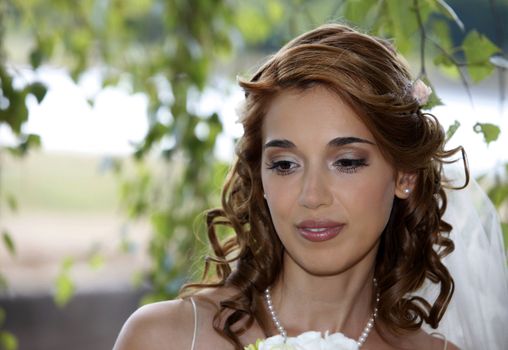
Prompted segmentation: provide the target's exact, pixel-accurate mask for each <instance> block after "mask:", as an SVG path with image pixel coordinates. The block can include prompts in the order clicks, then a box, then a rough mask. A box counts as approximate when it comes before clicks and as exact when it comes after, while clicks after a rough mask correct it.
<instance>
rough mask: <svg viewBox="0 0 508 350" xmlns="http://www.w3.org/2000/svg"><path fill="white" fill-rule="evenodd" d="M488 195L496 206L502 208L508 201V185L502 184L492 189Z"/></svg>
mask: <svg viewBox="0 0 508 350" xmlns="http://www.w3.org/2000/svg"><path fill="white" fill-rule="evenodd" d="M488 195H489V198H490V200H491V201H492V203H493V204H494V206H495V207H496V208H500V207H501V205H502V204H503V203H504V202H505V201H506V200H507V199H508V184H500V185H496V186H494V187H492V188H491V189H489V191H488Z"/></svg>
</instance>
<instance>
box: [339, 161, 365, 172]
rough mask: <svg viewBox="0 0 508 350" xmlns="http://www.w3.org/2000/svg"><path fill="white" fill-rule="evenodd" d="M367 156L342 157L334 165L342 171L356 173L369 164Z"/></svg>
mask: <svg viewBox="0 0 508 350" xmlns="http://www.w3.org/2000/svg"><path fill="white" fill-rule="evenodd" d="M367 165H368V164H367V161H366V159H365V158H357V159H352V158H342V159H338V160H337V161H335V162H334V163H333V166H334V167H335V168H337V170H338V171H340V172H342V173H347V174H352V173H356V172H357V171H358V170H359V169H360V168H361V167H365V166H367Z"/></svg>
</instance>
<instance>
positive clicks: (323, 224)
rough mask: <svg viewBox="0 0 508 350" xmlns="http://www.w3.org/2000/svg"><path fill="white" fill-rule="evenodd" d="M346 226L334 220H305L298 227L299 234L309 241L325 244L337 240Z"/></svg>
mask: <svg viewBox="0 0 508 350" xmlns="http://www.w3.org/2000/svg"><path fill="white" fill-rule="evenodd" d="M344 226H345V224H343V223H340V222H336V221H332V220H305V221H302V222H300V223H298V224H297V225H296V228H297V230H298V233H300V235H301V236H302V237H303V238H305V239H306V240H308V241H311V242H324V241H328V240H330V239H332V238H335V237H337V236H338V235H339V233H340V232H341V231H342V228H343V227H344Z"/></svg>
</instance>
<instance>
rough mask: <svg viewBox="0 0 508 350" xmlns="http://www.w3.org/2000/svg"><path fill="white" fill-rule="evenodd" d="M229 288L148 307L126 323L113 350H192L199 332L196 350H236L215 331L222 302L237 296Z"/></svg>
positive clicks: (144, 307)
mask: <svg viewBox="0 0 508 350" xmlns="http://www.w3.org/2000/svg"><path fill="white" fill-rule="evenodd" d="M235 294H236V292H235V291H234V290H232V289H227V288H209V289H203V290H201V291H199V292H197V293H195V294H194V295H192V300H193V301H194V303H195V305H196V316H197V317H196V319H195V318H194V310H193V306H192V302H191V298H185V299H176V300H172V301H164V302H159V303H154V304H149V305H145V306H143V307H141V308H139V309H138V310H137V311H135V312H134V313H133V314H132V315H131V316H130V317H129V319H128V320H127V321H126V322H125V324H124V326H123V327H122V330H121V331H120V334H119V335H118V339H117V340H116V343H115V346H114V348H113V350H134V349H136V350H138V349H143V350H162V349H164V350H172V349H178V350H181V349H190V348H191V345H192V338H193V334H194V330H195V329H196V330H197V339H196V343H195V349H232V347H231V344H230V343H229V342H227V341H225V340H224V338H222V337H221V336H219V335H218V334H217V332H216V331H215V330H214V328H213V320H214V317H215V315H216V313H217V311H218V310H219V305H220V301H221V300H224V299H227V298H228V297H231V296H233V295H235ZM195 321H196V324H195Z"/></svg>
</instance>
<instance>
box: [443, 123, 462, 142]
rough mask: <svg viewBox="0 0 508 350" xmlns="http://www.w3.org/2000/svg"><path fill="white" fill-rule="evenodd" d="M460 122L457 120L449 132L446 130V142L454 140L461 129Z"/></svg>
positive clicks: (449, 128)
mask: <svg viewBox="0 0 508 350" xmlns="http://www.w3.org/2000/svg"><path fill="white" fill-rule="evenodd" d="M459 127H460V122H459V121H458V120H455V121H454V122H453V124H452V125H450V126H449V127H448V130H446V140H447V141H448V140H449V139H451V138H452V136H453V135H454V134H455V132H456V131H457V130H458V129H459Z"/></svg>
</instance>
